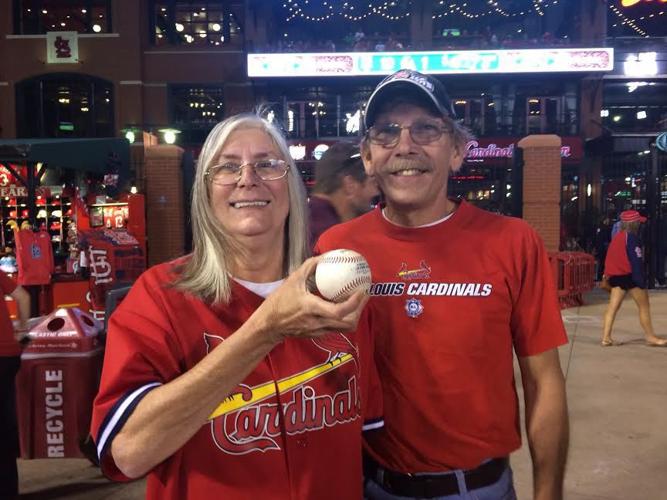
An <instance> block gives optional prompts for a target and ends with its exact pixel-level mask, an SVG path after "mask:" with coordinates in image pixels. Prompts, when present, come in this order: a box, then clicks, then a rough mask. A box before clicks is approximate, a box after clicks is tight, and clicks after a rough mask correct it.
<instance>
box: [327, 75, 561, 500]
mask: <svg viewBox="0 0 667 500" xmlns="http://www.w3.org/2000/svg"><path fill="white" fill-rule="evenodd" d="M455 118H456V115H455V113H454V110H453V107H452V105H451V102H450V100H449V98H448V97H447V94H446V91H445V89H444V87H443V86H442V84H441V83H440V82H439V81H438V80H437V79H435V78H433V77H431V76H427V75H422V74H420V73H418V72H416V71H410V70H401V71H399V72H397V73H395V74H393V75H390V76H389V77H387V78H386V79H385V80H383V81H382V82H381V83H380V84H379V85H378V86H377V87H376V89H375V90H374V92H373V93H372V94H371V97H370V99H369V101H368V103H367V105H366V114H365V118H364V120H365V125H366V128H367V132H366V134H365V136H364V138H363V140H362V144H361V152H362V159H363V161H364V165H365V168H366V171H367V173H368V174H369V175H371V176H374V177H375V179H376V180H377V182H378V185H379V187H380V191H381V192H382V193H383V195H384V199H385V202H384V203H382V204H381V205H380V206H378V207H377V208H376V209H375V210H374V211H372V212H370V213H368V214H365V215H362V216H361V217H358V218H356V219H353V220H351V221H348V222H345V223H343V224H340V225H337V226H334V227H333V228H331V229H329V230H328V231H326V232H325V233H324V234H323V235H322V236H321V237H320V239H319V241H318V243H317V245H316V253H317V252H324V251H328V250H331V249H333V248H340V247H343V248H349V249H352V250H356V251H357V252H360V253H361V254H362V255H364V256H365V257H366V259H367V260H368V263H369V265H370V268H371V274H372V276H373V283H372V285H371V288H370V295H371V299H370V301H369V306H368V308H369V309H370V310H371V311H374V312H375V311H376V312H377V313H378V314H377V318H378V319H377V320H374V321H373V322H372V325H371V327H372V329H373V331H374V332H375V335H376V337H375V345H376V347H375V349H376V354H375V358H376V361H377V368H378V373H379V375H380V377H381V380H382V391H383V392H382V400H383V404H384V427H382V428H381V429H378V430H375V431H372V432H369V433H366V434H365V435H364V441H365V450H366V452H367V455H368V456H367V460H366V464H365V465H366V471H365V473H366V491H365V493H366V497H367V498H369V499H383V500H384V499H403V498H447V499H450V498H451V499H469V498H477V499H480V500H497V499H499V498H507V499H511V498H515V493H514V488H513V484H512V473H511V470H510V468H509V465H508V456H509V454H510V453H511V452H513V451H514V450H516V449H518V448H519V447H520V446H521V432H520V427H519V425H520V419H519V414H518V408H519V404H518V400H517V393H516V389H515V384H514V370H513V352H512V351H513V350H514V352H516V354H517V356H518V360H519V366H520V369H521V374H522V382H523V386H524V399H525V408H526V411H525V421H526V430H527V436H528V443H529V445H530V450H531V454H532V458H533V479H534V492H535V498H539V499H559V498H562V485H563V474H564V468H565V461H566V454H567V444H568V417H567V404H566V397H565V382H564V377H563V373H562V371H561V368H560V363H559V358H558V350H557V347H558V346H560V345H562V344H564V343H566V342H567V337H566V334H565V330H564V327H563V323H562V319H561V315H560V308H559V306H558V301H557V297H556V289H555V287H554V285H553V283H552V278H551V272H550V267H549V261H548V257H547V254H546V251H545V249H544V245H543V244H542V242H541V240H540V238H539V236H538V235H537V234H536V232H535V231H534V230H533V229H532V228H531V227H530V226H529V225H528V224H526V223H525V222H524V221H522V220H519V219H514V218H510V217H504V216H500V215H496V214H492V213H489V212H485V211H483V210H480V209H478V208H475V207H474V206H472V205H470V204H468V203H466V202H465V201H461V202H457V201H454V200H451V199H449V198H448V197H447V180H448V176H449V173H450V172H452V171H456V170H458V169H459V168H460V167H461V164H462V161H463V156H464V154H465V145H466V142H467V140H468V137H469V135H468V133H467V131H466V130H465V129H464V128H463V127H462V126H461V125H460V124H458V123H457V122H456V121H455ZM374 317H375V316H374Z"/></svg>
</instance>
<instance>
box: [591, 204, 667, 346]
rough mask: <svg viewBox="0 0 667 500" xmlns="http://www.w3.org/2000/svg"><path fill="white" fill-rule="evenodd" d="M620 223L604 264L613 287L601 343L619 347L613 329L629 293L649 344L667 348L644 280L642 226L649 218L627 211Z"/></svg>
mask: <svg viewBox="0 0 667 500" xmlns="http://www.w3.org/2000/svg"><path fill="white" fill-rule="evenodd" d="M620 222H621V228H620V231H619V232H618V233H617V234H616V236H614V237H613V238H612V240H611V243H610V244H609V249H608V250H607V257H606V259H605V263H604V274H605V276H606V277H607V278H608V279H609V284H610V285H611V287H612V288H611V291H610V293H609V305H608V306H607V311H606V312H605V315H604V325H603V327H602V340H601V342H600V344H601V345H602V347H609V346H613V345H616V342H615V341H614V340H612V337H611V330H612V328H613V326H614V319H616V313H617V312H618V309H619V308H620V307H621V304H622V303H623V299H624V298H625V295H626V294H627V293H628V292H629V293H630V296H631V297H632V299H633V300H634V301H635V303H636V304H637V308H638V309H639V322H640V324H641V326H642V329H643V330H644V338H645V341H646V345H648V346H651V347H667V339H663V338H660V337H658V336H657V335H656V334H655V331H654V330H653V323H652V321H651V307H650V304H649V298H648V292H647V291H646V280H645V279H644V256H643V252H642V245H641V241H640V240H639V226H640V225H641V224H643V223H644V222H646V217H644V216H642V215H641V214H640V213H639V212H637V210H625V211H623V212H621V216H620Z"/></svg>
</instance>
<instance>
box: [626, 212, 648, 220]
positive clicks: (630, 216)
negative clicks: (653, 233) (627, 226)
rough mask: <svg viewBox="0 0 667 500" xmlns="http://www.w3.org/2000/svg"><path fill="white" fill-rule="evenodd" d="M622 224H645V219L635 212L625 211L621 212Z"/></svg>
mask: <svg viewBox="0 0 667 500" xmlns="http://www.w3.org/2000/svg"><path fill="white" fill-rule="evenodd" d="M621 221H622V222H637V221H639V222H646V217H644V216H643V215H641V214H640V213H639V212H637V210H625V211H624V212H621Z"/></svg>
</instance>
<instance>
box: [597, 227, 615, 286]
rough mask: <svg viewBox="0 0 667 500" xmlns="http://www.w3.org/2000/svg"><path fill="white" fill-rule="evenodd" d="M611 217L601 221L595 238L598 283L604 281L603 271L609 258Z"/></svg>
mask: <svg viewBox="0 0 667 500" xmlns="http://www.w3.org/2000/svg"><path fill="white" fill-rule="evenodd" d="M611 227H612V224H611V217H609V216H608V215H605V216H604V217H603V218H602V220H601V221H600V225H599V226H598V227H597V228H596V229H595V236H594V237H593V249H594V251H595V261H596V265H597V268H596V269H597V274H596V277H595V279H596V281H599V280H601V279H602V270H603V269H604V261H605V259H606V257H607V249H608V248H609V243H610V242H611Z"/></svg>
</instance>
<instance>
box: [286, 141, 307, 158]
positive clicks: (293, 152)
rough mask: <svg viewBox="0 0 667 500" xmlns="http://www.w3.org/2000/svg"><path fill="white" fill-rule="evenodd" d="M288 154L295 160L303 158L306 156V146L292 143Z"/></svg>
mask: <svg viewBox="0 0 667 500" xmlns="http://www.w3.org/2000/svg"><path fill="white" fill-rule="evenodd" d="M289 154H290V156H291V157H292V158H294V159H295V160H297V161H298V160H303V159H304V158H305V157H306V146H304V145H303V144H294V145H292V146H290V147H289Z"/></svg>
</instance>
